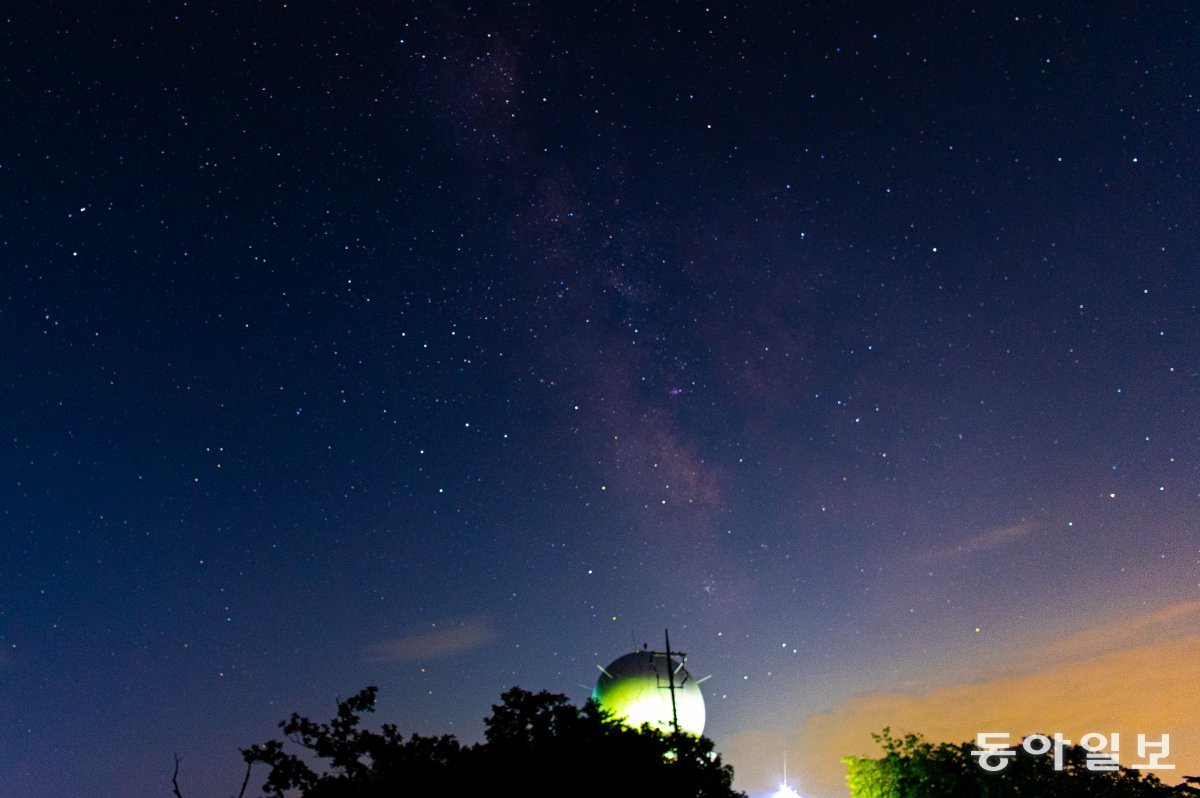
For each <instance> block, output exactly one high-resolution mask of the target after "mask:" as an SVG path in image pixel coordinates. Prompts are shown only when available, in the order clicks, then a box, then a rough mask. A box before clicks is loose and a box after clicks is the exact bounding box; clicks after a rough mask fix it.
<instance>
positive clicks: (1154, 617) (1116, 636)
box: [1036, 601, 1200, 662]
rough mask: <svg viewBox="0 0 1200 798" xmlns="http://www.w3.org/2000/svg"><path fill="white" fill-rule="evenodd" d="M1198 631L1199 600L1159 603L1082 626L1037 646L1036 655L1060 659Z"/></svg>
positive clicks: (1082, 656) (1074, 657) (1044, 659)
mask: <svg viewBox="0 0 1200 798" xmlns="http://www.w3.org/2000/svg"><path fill="white" fill-rule="evenodd" d="M1197 633H1200V601H1182V602H1179V603H1178V604H1170V605H1168V606H1166V607H1159V608H1158V609H1156V610H1152V611H1150V612H1146V613H1143V614H1141V615H1138V616H1136V617H1134V618H1132V619H1130V620H1127V621H1125V622H1123V623H1120V624H1113V625H1112V626H1100V627H1093V628H1090V629H1084V630H1083V631H1080V632H1078V633H1076V634H1073V635H1071V636H1070V637H1068V638H1065V639H1063V640H1060V641H1058V642H1056V643H1052V644H1050V645H1048V646H1045V647H1044V648H1042V649H1040V650H1039V651H1038V652H1036V654H1037V659H1039V660H1041V661H1043V662H1064V661H1071V660H1077V659H1082V658H1085V657H1094V656H1099V655H1101V654H1107V653H1109V652H1112V651H1120V650H1121V649H1125V648H1134V647H1136V646H1144V645H1149V644H1152V643H1154V642H1156V641H1162V640H1172V639H1174V638H1177V637H1183V636H1185V635H1189V634H1193V635H1194V634H1197Z"/></svg>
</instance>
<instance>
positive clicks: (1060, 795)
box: [842, 729, 1200, 798]
mask: <svg viewBox="0 0 1200 798" xmlns="http://www.w3.org/2000/svg"><path fill="white" fill-rule="evenodd" d="M872 736H873V737H874V738H875V741H876V742H878V743H879V744H880V745H881V746H882V747H883V753H884V755H883V756H882V757H881V758H879V759H863V758H858V757H849V758H847V759H844V760H842V761H843V762H844V763H845V764H846V783H847V784H848V785H849V786H850V793H851V795H852V796H854V798H1017V797H1018V796H1021V797H1024V796H1031V797H1033V798H1183V797H1184V796H1192V797H1193V798H1195V797H1196V796H1200V778H1196V777H1189V778H1187V779H1185V781H1184V782H1183V783H1181V784H1178V785H1176V786H1173V787H1172V786H1168V785H1165V784H1163V783H1162V782H1161V781H1160V780H1159V779H1158V778H1157V777H1156V776H1155V775H1154V774H1152V773H1143V772H1141V771H1138V770H1131V769H1129V768H1125V767H1121V768H1118V769H1117V770H1113V771H1098V770H1089V769H1088V767H1087V751H1086V750H1085V749H1084V748H1083V747H1082V746H1079V745H1073V746H1070V747H1067V748H1064V749H1063V765H1062V769H1061V770H1055V769H1054V758H1053V756H1052V755H1050V754H1046V755H1041V756H1035V755H1032V754H1029V753H1027V752H1026V751H1025V750H1024V749H1023V748H1021V747H1020V746H1017V747H1016V748H1015V749H1010V750H1015V752H1016V755H1015V756H1014V757H1012V758H1011V759H1010V760H1009V761H1008V765H1007V766H1006V767H1005V768H1004V769H1003V770H1000V771H995V772H989V771H986V770H984V769H983V768H981V767H980V766H979V763H978V760H977V758H976V757H974V756H972V755H971V752H972V751H977V750H979V749H978V748H976V746H974V745H971V744H968V743H962V744H961V745H951V744H949V743H940V744H938V745H934V744H933V743H930V742H928V741H926V740H924V739H923V738H922V737H920V736H919V735H916V734H908V735H906V736H904V737H903V738H896V737H892V736H891V733H890V731H889V730H888V729H884V730H883V733H882V734H875V735H872Z"/></svg>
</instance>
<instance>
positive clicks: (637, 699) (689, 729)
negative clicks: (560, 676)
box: [592, 651, 704, 737]
mask: <svg viewBox="0 0 1200 798" xmlns="http://www.w3.org/2000/svg"><path fill="white" fill-rule="evenodd" d="M676 669H678V670H676ZM670 671H674V673H675V708H676V711H677V712H678V714H679V729H680V731H683V732H686V733H688V734H694V735H696V736H697V737H698V736H700V735H701V734H703V733H704V696H703V695H701V694H700V685H699V684H697V683H696V680H695V679H693V678H692V677H691V674H689V673H688V672H687V671H686V670H685V669H684V668H683V667H682V665H681V663H680V662H679V661H678V660H675V659H672V660H671V664H670V668H669V670H668V666H667V658H666V656H664V655H663V654H656V653H654V652H652V651H635V652H633V653H632V654H626V655H625V656H623V657H618V658H617V659H615V660H613V662H612V664H611V665H609V666H608V667H607V668H605V669H604V670H603V671H602V672H601V674H600V678H599V679H597V680H596V687H595V688H594V689H593V690H592V699H593V700H594V701H595V702H596V703H597V704H599V705H600V706H602V707H603V708H605V709H607V710H608V711H609V712H612V713H613V715H615V716H617V717H618V718H620V719H621V720H622V721H623V722H624V723H625V724H626V725H628V726H633V727H635V728H636V727H640V726H641V725H642V724H643V723H649V724H650V725H652V726H657V727H658V728H660V729H662V730H663V731H666V732H669V731H671V730H672V729H671V691H670V689H668V685H670V683H671V681H670V680H671V677H670Z"/></svg>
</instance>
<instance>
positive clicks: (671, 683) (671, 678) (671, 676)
mask: <svg viewBox="0 0 1200 798" xmlns="http://www.w3.org/2000/svg"><path fill="white" fill-rule="evenodd" d="M663 639H664V640H665V641H666V644H667V650H666V651H664V652H662V655H663V656H664V657H666V658H667V664H666V666H665V667H664V668H663V670H664V671H666V674H667V689H668V690H670V691H671V727H672V728H674V729H675V733H676V734H679V708H678V707H677V706H676V704H675V674H677V673H679V671H680V669H682V668H683V660H684V659H686V658H687V654H684V653H683V652H682V651H672V650H671V630H670V629H664V630H663ZM653 653H654V654H657V653H658V652H657V651H656V652H653ZM672 654H678V655H679V656H680V660H679V667H678V668H676V669H675V670H671V655H672ZM683 678H685V679H686V678H687V671H684V677H683ZM659 686H660V687H661V686H662V685H659ZM682 686H683V685H680V687H682Z"/></svg>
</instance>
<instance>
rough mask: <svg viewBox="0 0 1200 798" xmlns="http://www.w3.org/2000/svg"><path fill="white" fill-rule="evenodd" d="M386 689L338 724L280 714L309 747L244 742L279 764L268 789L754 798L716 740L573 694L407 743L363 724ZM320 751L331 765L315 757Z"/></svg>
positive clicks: (311, 797) (315, 797) (522, 702)
mask: <svg viewBox="0 0 1200 798" xmlns="http://www.w3.org/2000/svg"><path fill="white" fill-rule="evenodd" d="M375 697H376V688H375V687H368V688H366V689H365V690H362V691H361V692H359V693H357V694H355V695H353V696H351V697H350V698H348V699H346V700H344V701H338V704H337V714H336V715H335V717H334V718H333V719H332V720H331V721H330V722H328V723H317V722H314V721H312V720H309V719H308V718H305V717H301V716H300V715H298V714H293V715H292V717H291V718H290V719H289V720H286V721H283V722H282V723H280V727H281V728H282V730H283V733H284V735H285V736H286V737H287V738H288V740H290V741H291V742H292V743H293V744H294V746H295V747H297V748H298V749H299V752H293V751H291V750H287V748H286V744H285V742H284V741H280V740H272V741H269V742H266V743H263V744H260V745H253V746H251V747H249V748H247V749H245V750H243V751H242V755H243V757H244V758H245V760H246V762H247V763H248V764H250V765H253V764H256V763H262V764H265V765H267V766H268V767H269V768H270V772H269V773H268V775H267V779H266V782H265V783H264V784H263V791H264V792H265V793H266V795H268V796H272V798H284V796H285V794H290V793H291V791H296V792H298V793H299V795H300V796H302V797H303V798H349V796H354V798H376V797H378V798H382V797H383V796H404V795H432V794H437V795H445V794H449V795H460V794H461V795H469V794H475V791H486V792H487V793H488V794H495V793H501V792H503V793H514V794H517V795H521V796H529V797H533V796H543V795H547V796H548V795H554V796H563V795H571V796H601V795H603V796H607V797H611V796H614V795H620V794H623V793H627V792H629V791H634V792H636V793H639V794H654V795H655V796H660V797H661V798H672V797H673V796H679V797H680V798H682V796H688V797H689V798H692V797H695V798H734V797H735V796H741V795H742V794H741V793H738V792H736V791H734V790H733V786H732V785H733V769H732V768H731V767H729V766H728V765H724V764H722V763H721V758H720V756H719V755H718V754H717V753H716V752H715V751H714V750H713V743H712V741H711V740H709V739H708V738H706V737H692V736H690V735H686V734H664V733H663V732H661V731H659V730H657V729H654V728H651V727H649V726H643V727H642V728H641V729H630V728H628V727H626V726H624V725H623V724H621V723H619V722H618V721H616V720H614V719H613V718H612V717H611V716H610V715H609V714H608V713H606V712H605V711H604V710H602V709H601V708H599V707H598V706H597V705H596V704H595V703H593V702H591V701H588V702H587V703H586V704H585V705H584V706H583V707H582V708H579V707H576V706H574V705H573V704H571V703H570V702H569V701H568V699H567V697H566V696H564V695H559V694H555V693H548V692H545V691H542V692H539V693H531V692H529V691H527V690H522V689H520V688H517V687H514V688H512V689H511V690H508V691H507V692H505V693H504V694H503V695H502V696H501V701H500V703H499V704H495V705H493V706H492V714H491V715H490V716H489V717H487V718H485V720H484V725H485V733H484V734H485V741H484V742H482V743H478V744H476V745H471V746H464V745H461V744H460V743H459V742H458V740H456V739H455V738H454V737H453V736H451V735H446V736H442V737H423V736H420V735H414V736H412V737H410V738H409V739H407V740H405V739H403V737H402V736H401V735H400V733H399V732H398V731H397V728H396V726H395V725H393V724H384V725H383V726H382V728H381V730H380V731H371V730H369V729H364V728H361V726H360V722H361V720H362V716H363V715H364V714H365V713H368V712H372V711H374V708H375ZM314 759H315V760H317V761H319V762H320V763H321V764H319V765H317V764H315V763H314V764H310V763H312V762H313V760H314ZM742 798H744V796H742Z"/></svg>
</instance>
